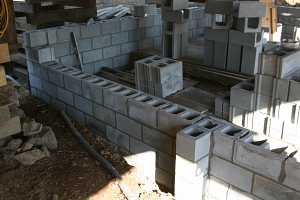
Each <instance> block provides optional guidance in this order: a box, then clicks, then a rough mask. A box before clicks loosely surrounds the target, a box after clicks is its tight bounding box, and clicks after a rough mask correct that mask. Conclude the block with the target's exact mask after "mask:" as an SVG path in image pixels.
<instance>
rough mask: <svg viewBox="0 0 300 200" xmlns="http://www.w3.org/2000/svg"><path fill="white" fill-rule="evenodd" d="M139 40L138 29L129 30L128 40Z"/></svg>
mask: <svg viewBox="0 0 300 200" xmlns="http://www.w3.org/2000/svg"><path fill="white" fill-rule="evenodd" d="M138 40H139V32H138V30H132V31H128V42H135V41H138Z"/></svg>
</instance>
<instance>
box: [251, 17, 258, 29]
mask: <svg viewBox="0 0 300 200" xmlns="http://www.w3.org/2000/svg"><path fill="white" fill-rule="evenodd" d="M258 27H259V18H258V17H251V18H248V28H253V29H256V28H258Z"/></svg>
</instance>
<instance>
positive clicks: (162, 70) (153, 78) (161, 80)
mask: <svg viewBox="0 0 300 200" xmlns="http://www.w3.org/2000/svg"><path fill="white" fill-rule="evenodd" d="M135 80H136V85H137V89H138V90H141V91H144V92H147V93H148V94H152V95H154V96H158V97H167V96H169V95H171V94H174V93H176V92H177V91H179V90H182V89H183V71H182V62H180V61H176V60H173V59H170V58H162V57H160V56H150V57H147V58H144V59H142V60H138V61H136V62H135Z"/></svg>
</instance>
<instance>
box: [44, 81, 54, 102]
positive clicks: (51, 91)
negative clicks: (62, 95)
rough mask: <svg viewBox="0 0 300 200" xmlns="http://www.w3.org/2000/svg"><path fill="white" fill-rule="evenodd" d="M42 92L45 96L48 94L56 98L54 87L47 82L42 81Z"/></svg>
mask: <svg viewBox="0 0 300 200" xmlns="http://www.w3.org/2000/svg"><path fill="white" fill-rule="evenodd" d="M42 90H43V92H45V93H46V94H48V95H49V96H51V97H54V98H56V96H57V87H56V85H54V84H52V83H49V82H48V81H43V82H42Z"/></svg>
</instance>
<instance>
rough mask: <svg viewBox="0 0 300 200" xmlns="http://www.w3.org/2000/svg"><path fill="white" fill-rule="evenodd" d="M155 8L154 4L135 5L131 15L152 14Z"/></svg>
mask: <svg viewBox="0 0 300 200" xmlns="http://www.w3.org/2000/svg"><path fill="white" fill-rule="evenodd" d="M156 10H157V8H156V4H146V5H135V6H134V8H133V16H135V17H147V16H149V15H154V14H155V12H156Z"/></svg>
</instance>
